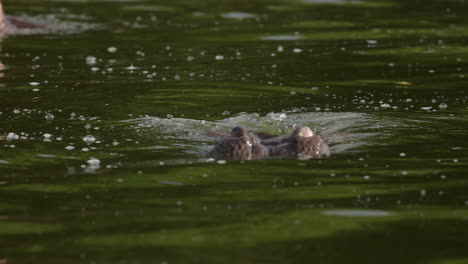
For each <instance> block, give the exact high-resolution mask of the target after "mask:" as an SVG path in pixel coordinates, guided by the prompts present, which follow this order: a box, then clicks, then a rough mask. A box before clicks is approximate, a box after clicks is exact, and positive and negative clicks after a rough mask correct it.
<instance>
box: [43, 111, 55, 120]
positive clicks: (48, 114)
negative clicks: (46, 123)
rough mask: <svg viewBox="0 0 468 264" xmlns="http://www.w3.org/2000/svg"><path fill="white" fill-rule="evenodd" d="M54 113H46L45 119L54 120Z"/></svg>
mask: <svg viewBox="0 0 468 264" xmlns="http://www.w3.org/2000/svg"><path fill="white" fill-rule="evenodd" d="M54 117H55V116H54V115H53V114H52V113H47V114H46V115H45V116H44V118H45V119H47V120H54Z"/></svg>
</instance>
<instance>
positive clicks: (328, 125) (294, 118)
mask: <svg viewBox="0 0 468 264" xmlns="http://www.w3.org/2000/svg"><path fill="white" fill-rule="evenodd" d="M126 122H131V123H134V124H135V125H134V129H135V130H136V131H137V133H139V134H140V135H141V136H143V137H155V136H156V135H157V136H158V137H160V138H163V139H165V140H164V142H166V144H171V143H170V142H173V145H172V147H174V146H175V145H176V146H177V147H179V148H182V149H183V151H184V152H186V153H190V154H197V155H200V156H206V155H208V153H209V151H210V149H211V148H212V146H213V145H214V142H215V140H216V137H213V136H212V134H213V133H212V132H213V131H220V132H225V133H228V132H229V131H230V130H231V129H232V128H233V127H235V126H242V127H245V128H247V129H249V130H251V131H254V132H260V131H261V132H266V133H270V134H277V135H284V134H290V133H291V132H292V131H293V130H294V128H295V127H296V126H298V125H306V126H309V127H311V128H312V129H313V130H314V131H315V132H316V133H318V134H320V135H321V136H322V137H323V138H325V139H326V140H328V144H329V145H330V147H331V151H332V153H340V152H351V151H358V149H359V148H360V147H362V146H365V145H370V144H372V139H373V138H379V139H382V137H385V136H386V133H385V127H388V128H390V127H394V126H395V125H396V123H395V122H389V121H388V120H377V119H375V118H374V117H373V116H371V115H367V114H361V113H316V112H312V113H311V112H308V113H297V112H283V113H269V114H267V115H265V116H261V115H259V114H256V113H253V114H248V113H240V114H238V115H236V116H233V117H229V118H226V119H222V120H218V121H206V120H196V119H187V118H159V117H144V118H137V119H131V120H127V121H126ZM375 131H381V132H375ZM167 142H169V143H167ZM164 147H167V148H171V145H169V146H160V145H159V146H158V148H164Z"/></svg>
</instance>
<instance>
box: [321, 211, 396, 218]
mask: <svg viewBox="0 0 468 264" xmlns="http://www.w3.org/2000/svg"><path fill="white" fill-rule="evenodd" d="M323 214H324V215H333V216H347V217H382V216H390V215H392V214H391V213H390V212H386V211H378V210H327V211H324V212H323Z"/></svg>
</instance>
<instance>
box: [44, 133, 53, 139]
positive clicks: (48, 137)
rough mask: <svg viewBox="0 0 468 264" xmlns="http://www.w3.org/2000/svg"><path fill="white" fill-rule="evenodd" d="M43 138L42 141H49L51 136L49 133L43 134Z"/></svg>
mask: <svg viewBox="0 0 468 264" xmlns="http://www.w3.org/2000/svg"><path fill="white" fill-rule="evenodd" d="M42 136H43V137H44V139H50V138H52V135H51V134H49V133H45V134H44V135H42Z"/></svg>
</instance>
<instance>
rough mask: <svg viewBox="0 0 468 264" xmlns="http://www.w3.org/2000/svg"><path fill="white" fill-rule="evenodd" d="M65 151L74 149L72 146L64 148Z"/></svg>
mask: <svg viewBox="0 0 468 264" xmlns="http://www.w3.org/2000/svg"><path fill="white" fill-rule="evenodd" d="M65 149H66V150H74V149H75V147H74V146H66V147H65Z"/></svg>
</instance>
